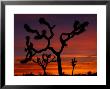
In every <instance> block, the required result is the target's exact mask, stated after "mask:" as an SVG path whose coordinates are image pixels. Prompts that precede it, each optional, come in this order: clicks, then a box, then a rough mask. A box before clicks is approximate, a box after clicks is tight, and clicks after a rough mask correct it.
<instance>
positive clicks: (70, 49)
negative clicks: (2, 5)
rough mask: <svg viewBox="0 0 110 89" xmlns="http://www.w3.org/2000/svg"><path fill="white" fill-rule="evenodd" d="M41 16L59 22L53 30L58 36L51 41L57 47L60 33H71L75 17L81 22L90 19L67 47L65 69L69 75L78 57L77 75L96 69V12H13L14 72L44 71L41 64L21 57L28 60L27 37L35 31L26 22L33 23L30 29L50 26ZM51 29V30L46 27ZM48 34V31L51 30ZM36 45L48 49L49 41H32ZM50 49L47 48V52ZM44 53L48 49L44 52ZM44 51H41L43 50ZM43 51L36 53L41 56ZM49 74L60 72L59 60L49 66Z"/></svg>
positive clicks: (75, 72)
mask: <svg viewBox="0 0 110 89" xmlns="http://www.w3.org/2000/svg"><path fill="white" fill-rule="evenodd" d="M40 17H44V18H45V19H46V20H47V21H48V22H49V23H50V24H51V25H56V27H55V28H54V29H53V31H54V33H55V36H54V38H53V39H52V40H51V46H52V47H54V49H55V50H59V48H60V47H61V44H60V40H59V36H60V34H61V33H62V32H71V31H72V30H73V23H74V21H75V20H79V21H80V22H84V21H88V22H89V25H88V27H87V28H86V29H87V30H86V31H85V32H84V33H82V34H80V35H78V36H75V37H74V38H72V39H70V40H69V41H68V46H67V47H65V48H64V50H63V52H62V54H61V58H62V68H63V72H64V73H66V74H71V73H72V65H71V59H72V58H74V57H76V59H77V61H78V62H77V65H76V66H75V70H74V74H79V73H80V74H82V73H87V72H88V71H91V72H92V73H95V72H97V15H96V14H15V15H14V56H15V57H14V58H15V59H14V60H15V61H14V74H15V75H22V74H26V73H31V72H32V73H34V74H36V75H38V74H39V73H41V74H42V73H43V70H42V69H41V67H40V66H39V65H38V64H35V63H33V62H29V63H27V64H20V60H23V59H25V55H26V52H25V51H24V48H25V47H26V45H25V37H26V36H31V38H33V34H31V33H28V32H26V30H25V29H24V24H28V25H30V27H31V28H33V29H37V30H39V32H41V31H42V30H43V29H47V28H46V27H45V26H42V25H40V24H39V22H38V20H39V18H40ZM47 31H48V29H47ZM48 34H49V33H48ZM32 42H33V44H34V48H36V49H41V48H45V46H46V44H47V42H46V40H44V39H42V40H40V41H36V40H32ZM47 52H48V53H51V54H52V52H51V51H48V50H47V51H46V53H47ZM43 53H45V52H43ZM41 54H42V53H41ZM41 54H37V56H40V55H41ZM46 72H47V73H50V74H53V75H57V74H58V70H57V63H56V62H55V63H50V64H48V66H47V70H46Z"/></svg>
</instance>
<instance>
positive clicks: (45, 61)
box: [33, 54, 56, 75]
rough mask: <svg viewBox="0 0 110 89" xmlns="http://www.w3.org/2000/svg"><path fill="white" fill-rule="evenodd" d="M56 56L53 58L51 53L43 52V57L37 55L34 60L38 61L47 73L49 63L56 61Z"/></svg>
mask: <svg viewBox="0 0 110 89" xmlns="http://www.w3.org/2000/svg"><path fill="white" fill-rule="evenodd" d="M55 61H56V60H55V56H54V57H53V58H52V56H51V54H42V58H39V57H37V59H36V60H33V62H34V63H37V64H38V65H39V66H41V68H42V69H43V71H44V75H47V73H46V68H47V65H48V63H50V62H55Z"/></svg>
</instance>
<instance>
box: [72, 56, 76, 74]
mask: <svg viewBox="0 0 110 89" xmlns="http://www.w3.org/2000/svg"><path fill="white" fill-rule="evenodd" d="M76 63H77V61H76V58H74V59H72V67H73V68H72V75H73V71H74V68H75V65H76Z"/></svg>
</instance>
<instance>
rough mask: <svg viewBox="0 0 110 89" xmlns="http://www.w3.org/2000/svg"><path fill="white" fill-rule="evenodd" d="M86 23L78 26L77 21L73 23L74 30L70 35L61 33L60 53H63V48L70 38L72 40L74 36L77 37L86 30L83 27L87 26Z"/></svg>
mask: <svg viewBox="0 0 110 89" xmlns="http://www.w3.org/2000/svg"><path fill="white" fill-rule="evenodd" d="M88 24H89V23H88V22H83V23H82V24H80V22H79V21H75V23H74V25H73V28H74V30H73V31H72V32H70V33H62V34H61V35H60V42H61V44H62V47H61V49H60V51H59V52H60V53H61V52H62V51H63V48H64V46H67V41H68V40H70V39H71V38H73V37H74V36H75V35H79V34H80V33H82V32H84V31H85V30H86V29H85V27H86V26H88ZM63 36H66V38H65V39H63Z"/></svg>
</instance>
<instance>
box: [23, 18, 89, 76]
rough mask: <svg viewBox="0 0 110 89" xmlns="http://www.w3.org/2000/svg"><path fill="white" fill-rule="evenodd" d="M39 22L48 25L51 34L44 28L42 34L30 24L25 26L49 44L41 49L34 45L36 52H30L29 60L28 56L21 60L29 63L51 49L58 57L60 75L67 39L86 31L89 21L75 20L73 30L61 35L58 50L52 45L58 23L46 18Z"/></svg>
mask: <svg viewBox="0 0 110 89" xmlns="http://www.w3.org/2000/svg"><path fill="white" fill-rule="evenodd" d="M39 23H40V24H41V25H46V26H47V27H48V29H49V31H50V36H47V35H46V33H47V31H46V30H43V31H42V33H41V34H40V33H39V32H38V30H33V29H31V28H30V26H29V25H28V24H24V28H25V30H26V31H27V32H29V33H33V34H35V36H34V39H35V40H40V39H42V38H44V39H45V40H47V42H48V44H47V46H46V47H45V48H43V49H40V50H37V49H34V48H33V47H31V50H33V52H34V53H31V52H29V53H30V57H29V60H28V59H27V57H26V58H25V60H22V61H21V63H27V62H28V61H30V60H31V59H32V57H33V56H34V55H36V54H37V53H41V52H43V51H46V50H50V51H52V52H53V53H54V54H55V55H56V57H57V64H58V73H59V75H62V74H63V73H62V66H61V53H62V52H63V49H64V48H65V47H66V46H67V41H68V40H70V39H71V38H73V37H74V36H77V35H79V34H81V33H83V32H84V31H86V29H85V27H87V26H88V24H89V23H88V22H87V21H86V22H83V23H80V22H79V21H75V22H74V24H73V30H72V31H71V32H70V33H62V34H61V35H60V38H59V39H60V42H61V47H60V48H59V50H58V51H56V50H55V49H54V48H53V47H51V45H50V44H51V39H52V38H53V36H54V33H53V29H54V28H55V26H56V25H53V26H51V25H50V23H49V22H48V21H46V20H45V19H44V18H40V19H39ZM64 37H65V38H64Z"/></svg>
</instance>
